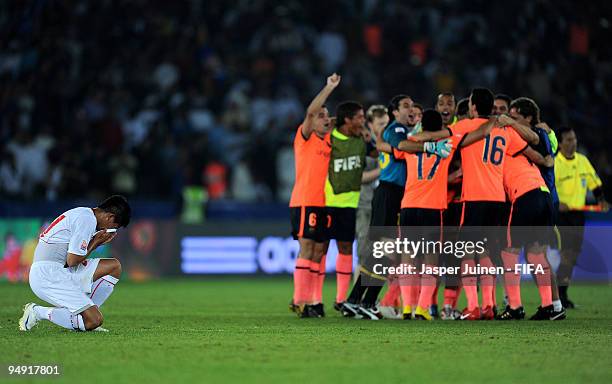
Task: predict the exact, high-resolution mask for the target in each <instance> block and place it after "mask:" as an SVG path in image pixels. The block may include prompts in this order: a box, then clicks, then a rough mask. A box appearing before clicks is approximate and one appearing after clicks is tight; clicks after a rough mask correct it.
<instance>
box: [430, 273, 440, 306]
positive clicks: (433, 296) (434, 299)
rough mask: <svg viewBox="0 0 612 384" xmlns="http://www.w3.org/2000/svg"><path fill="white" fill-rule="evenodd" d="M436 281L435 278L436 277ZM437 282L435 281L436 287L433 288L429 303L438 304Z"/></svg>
mask: <svg viewBox="0 0 612 384" xmlns="http://www.w3.org/2000/svg"><path fill="white" fill-rule="evenodd" d="M436 281H437V279H436ZM438 287H439V285H438V283H436V288H435V289H434V291H433V293H432V294H431V304H432V305H434V304H435V305H438Z"/></svg>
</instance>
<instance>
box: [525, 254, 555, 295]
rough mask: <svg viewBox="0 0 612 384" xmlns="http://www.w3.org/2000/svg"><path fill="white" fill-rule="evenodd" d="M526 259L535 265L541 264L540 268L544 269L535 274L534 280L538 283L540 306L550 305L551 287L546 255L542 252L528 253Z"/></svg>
mask: <svg viewBox="0 0 612 384" xmlns="http://www.w3.org/2000/svg"><path fill="white" fill-rule="evenodd" d="M527 260H529V262H530V263H532V264H535V266H536V267H538V266H542V269H544V273H537V274H535V280H536V284H537V285H538V291H539V292H540V300H541V302H542V307H548V306H549V305H552V287H551V280H550V265H549V264H548V260H547V259H546V255H545V254H544V253H529V254H527Z"/></svg>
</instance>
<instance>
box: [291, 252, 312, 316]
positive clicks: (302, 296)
mask: <svg viewBox="0 0 612 384" xmlns="http://www.w3.org/2000/svg"><path fill="white" fill-rule="evenodd" d="M310 263H311V262H310V260H306V259H301V258H298V259H297V260H296V261H295V270H294V271H293V303H294V304H297V305H302V304H306V303H307V302H308V301H310V296H308V293H309V291H310V289H309V285H310V284H309V282H310Z"/></svg>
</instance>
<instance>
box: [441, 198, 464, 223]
mask: <svg viewBox="0 0 612 384" xmlns="http://www.w3.org/2000/svg"><path fill="white" fill-rule="evenodd" d="M462 210H463V204H462V203H449V204H448V207H447V208H446V209H445V210H444V225H445V226H447V227H459V226H460V225H461V211H462Z"/></svg>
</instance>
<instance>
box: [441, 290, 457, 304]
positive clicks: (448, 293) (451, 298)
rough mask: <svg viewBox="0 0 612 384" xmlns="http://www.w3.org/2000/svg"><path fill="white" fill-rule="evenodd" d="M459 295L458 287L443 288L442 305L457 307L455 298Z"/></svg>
mask: <svg viewBox="0 0 612 384" xmlns="http://www.w3.org/2000/svg"><path fill="white" fill-rule="evenodd" d="M458 293H459V287H445V288H444V305H445V306H446V305H450V306H451V308H455V307H456V306H457V296H458Z"/></svg>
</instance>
